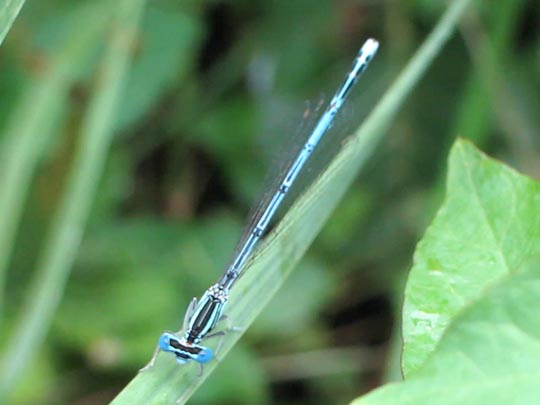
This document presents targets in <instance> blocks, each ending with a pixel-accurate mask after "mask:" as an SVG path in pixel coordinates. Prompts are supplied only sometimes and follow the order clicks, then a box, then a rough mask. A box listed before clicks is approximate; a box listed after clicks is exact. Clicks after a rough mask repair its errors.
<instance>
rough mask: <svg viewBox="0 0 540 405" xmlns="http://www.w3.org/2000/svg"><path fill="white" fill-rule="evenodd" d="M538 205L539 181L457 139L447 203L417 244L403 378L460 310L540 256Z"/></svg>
mask: <svg viewBox="0 0 540 405" xmlns="http://www.w3.org/2000/svg"><path fill="white" fill-rule="evenodd" d="M539 207H540V186H539V185H538V184H537V183H535V182H534V181H532V180H530V179H528V178H526V177H524V176H521V175H519V174H518V173H516V172H515V171H513V170H511V169H509V168H507V167H505V166H503V165H501V164H500V163H497V162H495V161H493V160H491V159H489V158H488V157H486V156H485V155H483V154H481V153H479V152H478V151H477V150H476V149H475V148H474V147H473V146H472V145H471V144H469V143H467V142H465V141H458V142H456V144H455V145H454V147H453V149H452V152H451V154H450V163H449V174H448V184H447V196H446V201H445V203H444V205H443V206H442V208H441V209H440V210H439V212H438V213H437V215H436V217H435V219H434V221H433V223H432V224H431V226H430V227H429V229H428V230H427V232H426V234H425V236H424V238H423V239H422V241H421V242H420V243H419V244H418V246H417V249H416V253H415V257H414V265H413V268H412V270H411V273H410V275H409V279H408V282H407V287H406V290H405V303H404V309H403V339H404V348H403V357H402V367H403V372H404V375H405V377H408V376H409V375H410V374H411V373H412V372H414V371H416V370H418V369H419V368H421V367H422V365H423V363H424V362H425V361H426V359H428V358H429V356H430V355H431V353H432V352H433V351H434V350H436V347H437V344H438V343H439V340H440V339H441V336H442V335H443V333H444V331H445V330H446V328H447V327H448V325H450V324H451V322H452V321H453V319H454V317H455V316H456V315H457V314H458V313H459V312H460V311H462V310H463V309H464V308H466V307H467V306H469V305H471V304H472V303H473V302H474V301H476V300H477V299H479V298H480V297H482V295H483V294H485V292H486V290H487V289H488V288H490V286H492V285H494V284H495V283H497V282H499V281H500V280H501V279H505V278H507V277H509V276H510V275H511V274H513V273H514V272H515V271H516V270H517V269H519V268H520V267H521V266H522V265H523V263H524V262H526V261H527V260H529V259H530V257H531V256H534V255H537V254H540V215H538V209H539Z"/></svg>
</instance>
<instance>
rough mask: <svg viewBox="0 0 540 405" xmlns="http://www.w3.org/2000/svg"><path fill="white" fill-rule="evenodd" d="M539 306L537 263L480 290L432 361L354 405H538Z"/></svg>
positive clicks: (539, 280) (538, 271) (528, 263)
mask: <svg viewBox="0 0 540 405" xmlns="http://www.w3.org/2000/svg"><path fill="white" fill-rule="evenodd" d="M538 195H539V194H538V193H537V196H538ZM539 303H540V260H539V258H538V257H537V258H534V259H531V261H530V262H527V263H524V264H523V265H522V266H521V267H520V268H518V269H514V271H513V272H512V274H511V275H510V276H507V277H503V278H501V279H500V280H499V282H498V283H497V284H496V285H494V286H492V287H491V288H489V289H487V290H484V293H483V294H482V297H481V298H479V299H478V300H477V301H476V302H475V303H474V304H473V305H471V306H470V307H469V308H467V309H466V310H465V311H464V312H463V313H462V314H460V315H459V316H458V317H456V318H455V319H454V321H453V323H452V325H450V327H449V328H448V330H447V332H446V333H445V335H444V337H443V338H442V339H441V341H440V343H439V345H438V346H437V349H436V351H435V352H434V353H433V356H432V357H431V358H430V359H429V360H428V361H427V362H426V363H425V365H424V367H423V368H422V369H421V370H419V371H418V372H417V373H414V374H412V376H411V378H410V379H408V380H407V381H405V382H402V383H395V384H389V385H387V386H385V387H383V388H381V389H378V390H375V391H374V392H372V393H371V394H368V395H367V396H365V397H364V398H362V399H359V400H356V401H354V402H353V404H354V405H369V404H377V405H384V404H398V403H399V404H405V405H406V404H448V405H450V404H534V403H537V402H538V381H540V317H539V316H538V304H539Z"/></svg>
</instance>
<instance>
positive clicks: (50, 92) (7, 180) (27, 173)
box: [0, 6, 107, 314]
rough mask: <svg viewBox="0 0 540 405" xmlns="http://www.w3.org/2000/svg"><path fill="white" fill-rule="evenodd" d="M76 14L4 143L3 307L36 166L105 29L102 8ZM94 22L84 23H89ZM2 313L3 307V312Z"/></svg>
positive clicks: (0, 158) (0, 214)
mask: <svg viewBox="0 0 540 405" xmlns="http://www.w3.org/2000/svg"><path fill="white" fill-rule="evenodd" d="M80 11H81V13H80V15H76V16H74V17H73V25H75V26H76V27H77V29H76V30H73V35H71V36H70V37H69V38H68V39H67V40H66V42H65V45H61V46H59V49H58V51H57V53H55V54H54V55H51V56H50V59H49V60H48V64H47V66H46V67H45V69H43V71H40V72H38V73H36V74H35V77H34V78H33V80H31V81H30V83H29V84H28V86H27V88H26V89H25V90H23V94H22V96H21V98H20V101H19V102H18V104H17V106H15V107H14V109H13V113H12V114H11V116H10V118H9V121H8V123H7V125H6V128H5V135H4V137H3V139H2V143H1V144H0V162H2V170H1V171H0V190H2V192H1V193H0V308H1V307H2V303H3V299H4V297H3V295H4V294H3V293H4V288H5V287H4V284H5V278H6V271H7V267H8V265H9V260H10V255H11V253H12V250H13V244H14V241H15V236H16V232H17V225H18V224H19V221H20V217H21V215H22V210H23V206H24V202H25V198H26V195H27V193H28V189H29V187H30V183H31V181H32V177H33V174H34V172H35V169H36V166H37V164H38V162H39V160H40V158H41V157H42V154H43V152H44V149H45V147H46V145H48V144H49V143H50V142H51V139H52V137H53V128H54V124H55V121H56V120H55V119H54V118H52V117H57V116H58V115H59V112H60V111H61V110H62V108H63V106H64V105H65V103H66V98H67V96H68V92H69V89H70V88H71V86H72V84H73V82H74V81H75V80H76V79H77V77H78V76H79V75H80V71H81V65H82V64H83V63H86V62H87V59H88V55H89V53H90V52H91V51H93V50H94V49H95V46H96V44H97V40H96V38H97V37H98V35H99V33H101V32H102V31H103V28H104V23H105V21H106V19H105V16H106V15H107V13H106V12H104V10H103V6H99V7H92V8H89V7H83V8H82V9H81V10H80ZM90 20H91V21H92V23H91V24H90V23H84V21H90ZM1 313H2V311H1V310H0V314H1Z"/></svg>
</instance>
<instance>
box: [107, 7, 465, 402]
mask: <svg viewBox="0 0 540 405" xmlns="http://www.w3.org/2000/svg"><path fill="white" fill-rule="evenodd" d="M469 2H470V0H456V1H454V2H452V3H451V5H450V6H449V8H448V10H447V12H446V13H445V14H444V16H443V17H442V18H441V20H440V22H439V23H438V24H437V26H436V27H435V29H434V30H433V32H432V33H431V34H430V36H429V37H428V38H427V40H426V41H425V43H424V44H423V45H422V47H421V48H420V49H419V50H418V52H417V53H416V54H415V56H414V57H413V58H412V59H411V61H410V63H409V64H408V65H407V66H406V67H405V69H404V70H403V72H402V73H401V74H400V75H399V76H398V78H397V79H396V81H395V82H394V84H393V85H392V86H391V87H390V89H389V90H388V91H387V93H386V94H385V95H384V97H383V98H382V99H381V101H380V102H379V103H378V104H377V105H376V106H375V108H374V110H373V112H372V113H371V114H370V116H369V117H368V118H367V120H366V121H365V122H364V124H363V125H362V126H361V127H360V128H359V129H358V131H357V132H356V134H355V135H354V136H353V137H351V139H350V141H349V142H347V143H346V144H345V145H344V146H343V148H342V150H341V152H340V153H339V154H338V155H337V156H336V157H335V159H334V160H333V161H332V163H331V164H330V166H329V167H328V168H327V169H326V171H325V172H324V173H323V174H322V175H321V177H320V178H319V179H318V180H316V181H315V182H314V184H313V185H312V186H311V187H309V189H308V190H307V191H306V192H305V193H304V194H303V195H302V196H301V197H300V198H299V199H298V201H297V202H296V203H295V204H294V205H293V207H292V208H291V209H290V210H289V212H288V213H287V215H285V217H284V218H283V220H282V221H281V222H280V224H279V225H278V226H277V227H276V228H275V229H274V231H273V232H272V233H271V234H270V235H269V236H268V238H267V239H266V240H265V241H264V242H263V243H262V245H261V247H260V249H259V250H258V252H257V253H256V254H255V256H254V257H253V259H252V260H251V262H250V263H249V264H248V265H247V270H246V275H245V276H244V277H243V278H241V279H240V280H239V282H238V284H236V285H235V286H234V289H233V290H232V291H231V296H230V304H228V307H227V316H228V320H229V322H230V323H231V324H232V325H234V326H237V327H240V328H241V329H242V330H245V329H247V327H248V326H249V325H250V324H251V323H252V322H253V320H254V319H255V318H256V317H257V316H258V314H259V313H260V312H261V310H262V309H263V308H264V306H265V305H266V304H267V303H268V302H269V301H270V299H271V297H272V296H273V295H274V294H275V293H276V291H277V290H278V288H279V287H280V285H281V284H282V283H283V282H284V280H285V278H286V277H287V275H288V274H289V273H290V272H291V270H292V269H293V268H294V266H295V265H296V264H297V263H298V261H299V260H300V258H301V257H302V255H303V254H304V252H305V251H306V249H307V248H308V246H309V244H310V243H311V242H312V240H313V239H314V238H315V236H316V235H317V233H318V232H319V230H320V229H321V228H322V226H323V224H324V222H325V221H326V219H327V218H328V217H329V216H330V214H331V213H332V211H333V209H334V208H335V207H336V205H337V204H338V202H339V201H340V199H341V197H342V196H343V194H344V193H345V192H346V190H347V188H348V187H349V185H350V184H351V183H352V181H353V179H354V177H355V175H356V174H357V173H358V171H359V170H360V168H361V166H362V164H363V163H364V162H365V160H366V159H367V158H368V157H369V156H370V155H371V153H372V151H373V149H374V148H375V146H376V145H377V144H378V142H379V141H380V140H381V139H382V137H383V135H384V134H385V131H386V129H387V128H388V126H389V124H390V123H391V122H392V120H393V118H394V117H395V115H396V114H397V112H398V111H399V108H400V107H401V106H402V105H403V103H404V101H405V99H406V97H407V96H408V95H409V93H410V92H411V91H412V89H413V88H414V87H415V85H416V84H417V83H418V81H419V80H420V78H421V77H422V75H423V74H424V73H425V71H426V70H427V68H428V66H429V65H430V64H431V62H432V61H433V59H434V58H435V56H436V55H437V53H438V52H439V51H440V49H441V48H442V46H443V45H444V43H445V42H446V40H448V38H449V37H450V35H451V33H452V32H453V28H454V27H455V25H456V23H457V20H458V19H459V17H460V16H461V15H462V13H463V12H464V10H465V8H466V6H467V5H468V4H469ZM376 63H377V61H375V62H374V65H373V66H376ZM179 323H180V322H179ZM240 336H241V333H234V332H230V333H228V334H227V335H226V336H225V339H224V342H223V345H222V347H221V351H220V353H219V357H220V358H222V357H223V356H224V355H225V354H226V353H227V352H228V351H229V350H230V349H231V347H232V346H233V345H234V343H235V342H236V341H237V340H238V339H239V338H240ZM208 344H209V345H210V346H212V345H213V344H214V343H211V342H208ZM213 347H215V346H213ZM150 350H151V349H150V348H149V355H150ZM217 364H218V361H212V362H210V363H208V364H206V365H205V367H204V372H203V374H202V375H201V376H198V374H197V373H198V368H197V365H194V364H191V365H188V366H184V367H181V366H179V365H178V364H177V363H176V361H175V359H174V358H172V356H168V355H167V353H161V355H160V356H159V357H158V359H157V362H156V364H155V366H154V367H153V369H151V370H148V371H146V372H144V373H141V374H139V375H138V376H137V377H136V378H135V379H133V380H132V381H131V382H130V383H129V385H128V386H127V387H126V388H125V389H124V390H123V391H122V392H121V393H120V394H119V395H118V396H117V397H116V398H115V399H114V401H113V402H112V403H113V404H157V403H172V402H174V401H176V400H177V399H179V402H184V401H186V400H187V399H189V397H190V396H191V395H192V393H193V392H194V391H195V390H196V389H197V388H198V387H199V386H200V385H201V384H202V382H203V381H204V380H205V379H206V377H207V376H208V375H209V373H210V372H211V371H212V370H213V369H214V368H215V367H216V366H217Z"/></svg>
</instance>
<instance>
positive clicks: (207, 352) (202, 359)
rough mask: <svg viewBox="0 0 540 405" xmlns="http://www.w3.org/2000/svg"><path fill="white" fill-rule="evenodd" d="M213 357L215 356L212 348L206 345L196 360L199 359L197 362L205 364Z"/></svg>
mask: <svg viewBox="0 0 540 405" xmlns="http://www.w3.org/2000/svg"><path fill="white" fill-rule="evenodd" d="M212 357H214V353H213V352H212V349H209V348H207V347H205V348H203V349H202V350H201V351H200V352H199V354H198V355H197V358H196V359H195V360H196V361H197V363H201V364H203V363H208V362H209V361H210V360H212Z"/></svg>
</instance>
